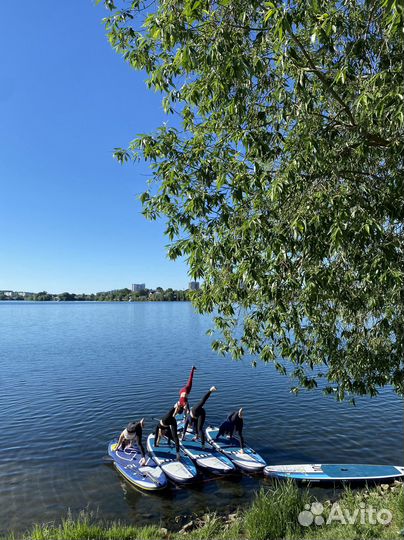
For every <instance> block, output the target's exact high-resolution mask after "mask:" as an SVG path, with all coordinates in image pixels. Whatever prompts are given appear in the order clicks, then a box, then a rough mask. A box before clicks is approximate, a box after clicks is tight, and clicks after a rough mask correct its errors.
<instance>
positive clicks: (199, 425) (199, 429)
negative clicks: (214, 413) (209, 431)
mask: <svg viewBox="0 0 404 540" xmlns="http://www.w3.org/2000/svg"><path fill="white" fill-rule="evenodd" d="M216 390H217V389H216V386H212V388H211V389H210V390H209V392H206V394H205V395H204V396H203V398H202V399H201V401H200V402H199V403H198V404H197V405H194V406H193V407H192V408H191V410H190V411H189V413H188V415H187V419H186V420H185V424H184V431H183V433H182V440H184V439H185V436H186V434H187V429H188V426H189V425H192V426H193V429H194V432H195V437H194V438H193V440H194V441H196V440H198V438H199V437H200V438H201V443H202V448H205V431H204V429H203V425H204V423H205V418H206V411H205V409H204V408H203V406H204V405H205V403H206V402H207V400H208V399H209V398H210V396H211V394H212V392H216Z"/></svg>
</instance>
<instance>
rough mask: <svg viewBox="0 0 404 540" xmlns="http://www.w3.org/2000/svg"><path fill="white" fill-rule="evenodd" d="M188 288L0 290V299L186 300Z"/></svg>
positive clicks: (64, 300)
mask: <svg viewBox="0 0 404 540" xmlns="http://www.w3.org/2000/svg"><path fill="white" fill-rule="evenodd" d="M188 293H189V291H188V290H177V289H172V288H168V289H163V288H162V287H157V288H156V289H143V290H141V291H136V292H133V291H131V290H130V289H127V288H125V289H116V290H114V291H105V292H97V293H95V294H84V293H83V294H75V293H69V292H63V293H60V294H51V293H48V292H47V291H41V292H38V293H24V295H22V294H20V293H18V292H13V294H12V295H11V296H10V295H9V294H8V295H6V294H4V292H0V300H34V301H39V302H46V301H52V300H53V301H62V302H72V301H73V302H74V301H90V302H91V301H94V302H186V301H188V300H189V297H188Z"/></svg>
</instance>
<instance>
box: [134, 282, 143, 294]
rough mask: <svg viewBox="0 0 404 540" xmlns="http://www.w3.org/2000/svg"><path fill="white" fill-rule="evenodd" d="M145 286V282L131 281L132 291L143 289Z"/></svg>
mask: <svg viewBox="0 0 404 540" xmlns="http://www.w3.org/2000/svg"><path fill="white" fill-rule="evenodd" d="M145 288H146V284H145V283H132V292H140V291H144V290H145Z"/></svg>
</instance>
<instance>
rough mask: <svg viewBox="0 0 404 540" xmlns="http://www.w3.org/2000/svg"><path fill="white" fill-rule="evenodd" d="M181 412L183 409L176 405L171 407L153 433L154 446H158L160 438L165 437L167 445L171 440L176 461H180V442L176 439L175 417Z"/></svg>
mask: <svg viewBox="0 0 404 540" xmlns="http://www.w3.org/2000/svg"><path fill="white" fill-rule="evenodd" d="M182 411H183V407H182V406H181V405H180V404H179V402H178V403H176V404H175V405H174V407H172V408H171V409H170V410H169V411H168V413H167V414H166V415H165V416H163V418H162V419H161V420H160V422H159V423H158V424H157V426H156V430H155V433H154V446H158V445H159V444H160V438H161V436H162V435H163V436H164V435H165V436H166V437H167V439H168V444H170V442H171V440H173V441H174V443H175V451H176V452H177V461H180V441H179V439H178V426H177V420H176V419H175V416H176V415H177V414H180V413H181V412H182Z"/></svg>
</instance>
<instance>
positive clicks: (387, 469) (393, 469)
mask: <svg viewBox="0 0 404 540" xmlns="http://www.w3.org/2000/svg"><path fill="white" fill-rule="evenodd" d="M264 474H265V475H266V476H270V477H272V478H293V479H294V480H300V481H305V482H343V481H351V482H354V481H357V482H360V481H362V482H365V481H376V480H391V479H394V478H400V477H404V467H398V466H394V465H360V464H358V465H353V464H348V465H344V464H325V465H321V464H318V465H317V464H302V465H269V466H268V467H265V469H264Z"/></svg>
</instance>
